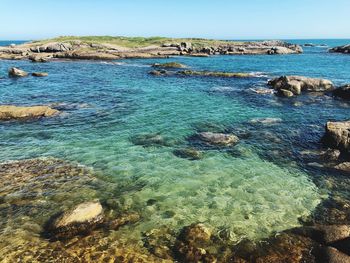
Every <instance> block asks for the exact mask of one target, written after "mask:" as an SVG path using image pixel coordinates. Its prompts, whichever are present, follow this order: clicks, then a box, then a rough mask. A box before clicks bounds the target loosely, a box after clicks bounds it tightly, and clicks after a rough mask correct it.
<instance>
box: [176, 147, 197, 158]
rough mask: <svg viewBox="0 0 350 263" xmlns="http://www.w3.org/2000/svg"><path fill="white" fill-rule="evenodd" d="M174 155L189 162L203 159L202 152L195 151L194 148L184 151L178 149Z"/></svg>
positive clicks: (184, 149)
mask: <svg viewBox="0 0 350 263" xmlns="http://www.w3.org/2000/svg"><path fill="white" fill-rule="evenodd" d="M173 153H174V155H176V156H178V157H180V158H185V159H189V160H200V159H202V158H203V154H202V152H200V151H198V150H196V149H194V148H183V149H176V150H174V151H173Z"/></svg>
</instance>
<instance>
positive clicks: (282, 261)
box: [251, 233, 318, 263]
mask: <svg viewBox="0 0 350 263" xmlns="http://www.w3.org/2000/svg"><path fill="white" fill-rule="evenodd" d="M316 247H318V245H317V244H316V243H315V242H314V241H313V240H311V239H309V238H305V237H302V236H298V235H293V234H287V233H281V234H279V235H276V236H275V237H272V238H270V239H268V240H265V242H264V243H262V244H261V245H260V247H259V249H257V250H256V251H254V252H252V255H251V257H253V258H254V259H255V260H254V261H251V262H255V263H267V262H269V263H304V262H308V263H315V262H316V261H315V256H314V255H313V254H312V252H313V250H314V249H315V248H316Z"/></svg>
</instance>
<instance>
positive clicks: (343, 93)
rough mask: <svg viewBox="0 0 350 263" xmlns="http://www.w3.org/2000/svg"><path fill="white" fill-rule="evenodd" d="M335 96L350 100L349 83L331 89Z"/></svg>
mask: <svg viewBox="0 0 350 263" xmlns="http://www.w3.org/2000/svg"><path fill="white" fill-rule="evenodd" d="M333 95H334V96H335V97H339V98H342V99H345V100H350V84H347V85H344V86H341V87H339V88H337V89H335V90H334V91H333Z"/></svg>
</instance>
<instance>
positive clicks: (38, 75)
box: [32, 72, 49, 77]
mask: <svg viewBox="0 0 350 263" xmlns="http://www.w3.org/2000/svg"><path fill="white" fill-rule="evenodd" d="M48 75H49V74H48V73H46V72H34V73H32V76H34V77H47V76H48Z"/></svg>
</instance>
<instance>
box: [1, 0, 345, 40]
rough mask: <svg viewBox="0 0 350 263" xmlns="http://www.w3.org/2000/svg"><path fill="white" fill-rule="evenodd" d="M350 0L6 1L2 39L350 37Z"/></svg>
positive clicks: (2, 15)
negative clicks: (71, 37) (105, 36)
mask: <svg viewBox="0 0 350 263" xmlns="http://www.w3.org/2000/svg"><path fill="white" fill-rule="evenodd" d="M349 12H350V0H244V1H243V0H210V1H209V0H171V1H169V0H114V1H113V0H60V1H53V0H16V1H13V0H0V40H34V39H43V38H51V37H56V36H68V35H79V36H82V35H111V36H167V37H203V38H215V39H301V38H305V39H307V38H350V15H349Z"/></svg>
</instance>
